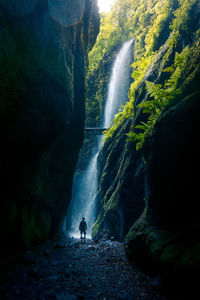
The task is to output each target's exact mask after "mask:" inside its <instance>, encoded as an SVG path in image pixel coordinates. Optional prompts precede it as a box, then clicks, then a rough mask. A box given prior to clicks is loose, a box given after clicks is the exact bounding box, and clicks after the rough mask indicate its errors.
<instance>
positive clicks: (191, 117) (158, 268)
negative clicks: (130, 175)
mask: <svg viewBox="0 0 200 300" xmlns="http://www.w3.org/2000/svg"><path fill="white" fill-rule="evenodd" d="M199 79H200V78H198V80H199ZM199 99H200V92H196V93H193V94H192V95H191V96H188V97H186V98H184V99H183V100H182V101H180V102H179V103H178V104H175V105H174V106H172V107H170V108H169V109H167V110H166V111H165V112H164V113H163V115H162V116H161V117H160V119H159V120H158V122H157V124H156V126H155V128H154V131H153V135H152V138H151V139H150V140H149V141H147V142H146V145H145V159H146V161H147V165H146V193H145V196H146V211H145V213H144V214H143V216H142V217H141V218H140V219H139V220H138V221H137V222H135V224H134V225H133V227H132V228H131V230H130V231H129V233H128V235H127V236H126V238H125V244H126V250H127V254H128V256H129V258H130V259H131V260H132V261H134V263H136V264H137V265H138V266H139V267H142V268H143V269H144V270H145V271H148V272H151V273H153V274H154V275H155V274H157V272H159V273H160V274H161V276H162V277H161V284H163V286H164V288H166V289H168V290H171V291H172V292H173V293H174V295H176V293H177V292H178V293H182V292H183V293H187V292H188V291H189V293H195V292H196V289H197V286H198V283H197V280H198V279H197V278H198V274H199V270H200V251H199V250H200V248H199V247H200V238H199V230H200V218H199V210H198V204H199V203H198V176H197V173H198V169H199V165H200V164H199V154H198V153H199V150H200V149H199V142H198V140H199V132H198V130H197V128H199V125H200V124H199V113H200V102H199ZM174 289H175V290H174Z"/></svg>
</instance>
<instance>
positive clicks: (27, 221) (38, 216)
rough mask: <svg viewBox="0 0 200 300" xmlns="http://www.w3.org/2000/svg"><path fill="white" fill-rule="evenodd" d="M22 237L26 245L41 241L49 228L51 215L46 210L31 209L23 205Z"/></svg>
mask: <svg viewBox="0 0 200 300" xmlns="http://www.w3.org/2000/svg"><path fill="white" fill-rule="evenodd" d="M22 222H23V224H22V239H23V241H24V242H25V244H26V245H27V246H30V245H31V244H32V243H41V242H42V241H43V240H44V239H45V238H46V237H47V236H48V234H49V232H50V229H51V216H50V215H49V214H48V213H47V212H42V211H41V212H37V211H31V210H30V209H29V208H28V207H24V208H23V211H22Z"/></svg>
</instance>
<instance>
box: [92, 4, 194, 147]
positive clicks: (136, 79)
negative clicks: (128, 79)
mask: <svg viewBox="0 0 200 300" xmlns="http://www.w3.org/2000/svg"><path fill="white" fill-rule="evenodd" d="M195 5H196V6H199V5H200V3H199V1H198V0H177V1H174V0H134V1H133V0H124V1H120V0H118V1H116V3H115V5H114V7H113V9H112V10H111V12H109V13H106V14H103V15H102V18H101V30H100V34H99V37H98V40H97V42H96V44H95V46H94V48H93V50H92V51H91V52H90V58H89V60H90V69H89V74H92V73H93V72H94V70H96V69H97V68H98V66H99V63H100V61H101V60H102V59H103V58H104V55H105V53H108V52H109V51H110V50H111V49H112V48H113V47H114V46H115V45H117V44H121V43H122V42H123V41H125V40H128V39H130V38H134V39H135V40H134V62H133V63H132V68H133V73H132V78H133V83H132V84H131V86H130V90H129V99H130V101H129V102H128V103H127V104H126V105H125V106H124V108H123V111H121V110H120V111H119V113H118V114H117V115H116V116H115V119H114V121H113V125H112V127H111V128H110V129H109V130H107V131H106V132H105V137H106V139H107V138H110V137H111V136H112V135H113V133H114V132H115V130H116V129H117V128H118V126H120V124H122V122H123V120H125V119H126V118H134V102H135V93H136V91H139V90H140V86H141V84H142V83H143V84H144V83H145V87H146V92H147V94H148V96H147V98H145V100H144V101H143V102H142V103H140V104H139V105H137V106H136V108H137V109H140V110H141V111H142V112H143V113H144V114H147V122H146V123H144V122H142V123H141V124H139V125H137V126H135V128H132V129H131V131H130V132H129V133H128V140H131V141H134V142H135V143H136V148H137V150H139V149H141V148H142V146H143V144H144V141H145V139H146V137H148V136H150V135H151V133H152V130H153V127H154V124H155V123H156V120H157V119H158V118H159V117H160V115H161V114H162V112H163V110H164V109H165V107H166V106H167V105H170V104H171V103H172V102H173V100H174V99H175V98H176V97H177V95H179V94H181V93H182V92H183V90H184V87H185V86H187V84H188V83H189V82H190V81H191V80H192V78H193V77H194V76H195V74H196V73H197V72H198V71H199V68H200V66H199V60H198V59H199V58H200V53H199V52H200V50H199V49H200V45H199V43H200V42H199V40H200V31H199V30H198V31H197V32H194V33H193V37H191V40H192V39H193V44H192V45H190V46H189V45H187V44H186V45H185V46H184V44H183V43H184V42H182V44H183V45H182V49H183V50H181V49H180V46H179V50H178V48H177V45H178V43H179V44H180V40H179V39H180V36H183V35H185V36H187V35H188V24H189V22H190V16H191V10H192V9H193V8H194V6H195ZM162 51H163V54H162V60H161V62H160V67H159V68H160V69H159V72H160V76H161V75H162V74H163V78H165V79H164V80H163V83H162V84H160V83H156V82H151V81H148V80H147V78H148V74H150V72H151V71H152V69H153V67H154V65H155V63H156V61H157V60H158V59H159V55H161V53H162ZM164 74H165V75H164Z"/></svg>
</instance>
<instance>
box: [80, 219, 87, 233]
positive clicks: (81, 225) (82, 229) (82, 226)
mask: <svg viewBox="0 0 200 300" xmlns="http://www.w3.org/2000/svg"><path fill="white" fill-rule="evenodd" d="M79 230H80V231H81V232H85V231H86V230H87V224H86V222H85V221H83V220H82V221H81V223H80V225H79Z"/></svg>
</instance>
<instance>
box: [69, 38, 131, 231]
mask: <svg viewBox="0 0 200 300" xmlns="http://www.w3.org/2000/svg"><path fill="white" fill-rule="evenodd" d="M132 43H133V40H129V41H127V42H125V43H124V44H123V45H122V47H121V49H120V51H119V52H118V54H117V56H116V59H115V61H114V64H113V67H112V72H111V76H110V80H109V86H108V95H107V99H106V104H105V110H104V115H103V117H102V119H103V121H102V124H100V127H103V128H108V127H110V125H111V123H112V121H113V119H114V116H115V114H116V113H118V110H119V106H120V105H123V104H125V103H126V102H127V100H128V89H129V82H130V78H129V76H130V65H131V58H132V55H131V54H132V47H131V45H132ZM102 144H103V136H96V137H94V149H93V151H92V155H91V157H90V159H89V162H88V166H87V168H86V170H85V171H84V172H81V174H80V173H79V172H78V171H76V172H75V175H74V180H73V188H72V199H71V202H70V205H69V208H68V212H67V216H66V220H67V225H66V220H65V222H64V227H66V226H67V231H68V232H69V234H70V236H73V237H79V235H80V233H79V223H80V221H81V219H82V217H85V219H86V222H87V225H88V230H87V237H91V232H92V225H93V224H94V222H95V219H96V214H97V211H96V201H97V197H96V195H97V191H98V184H97V158H98V154H99V152H100V150H101V147H102Z"/></svg>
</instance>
